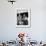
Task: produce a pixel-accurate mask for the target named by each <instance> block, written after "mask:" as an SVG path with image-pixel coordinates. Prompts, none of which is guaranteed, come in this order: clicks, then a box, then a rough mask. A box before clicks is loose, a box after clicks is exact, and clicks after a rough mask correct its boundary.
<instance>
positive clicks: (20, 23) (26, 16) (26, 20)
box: [16, 9, 31, 27]
mask: <svg viewBox="0 0 46 46" xmlns="http://www.w3.org/2000/svg"><path fill="white" fill-rule="evenodd" d="M30 17H31V15H30V11H29V10H28V9H18V10H17V16H16V18H17V23H16V25H17V27H29V26H30Z"/></svg>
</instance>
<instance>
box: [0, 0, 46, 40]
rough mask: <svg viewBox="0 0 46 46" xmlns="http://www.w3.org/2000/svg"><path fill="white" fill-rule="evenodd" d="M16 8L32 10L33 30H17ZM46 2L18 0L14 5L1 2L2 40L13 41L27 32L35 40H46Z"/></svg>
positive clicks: (0, 0) (0, 30)
mask: <svg viewBox="0 0 46 46" xmlns="http://www.w3.org/2000/svg"><path fill="white" fill-rule="evenodd" d="M16 8H31V28H16V24H15V23H16ZM45 12H46V9H45V0H17V2H16V3H14V5H12V4H11V3H9V2H7V0H0V40H11V39H13V40H14V39H15V38H16V37H17V34H18V33H19V32H21V31H22V32H26V33H29V34H30V35H31V38H32V39H33V40H37V41H40V40H46V36H45V35H46V13H45Z"/></svg>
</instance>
